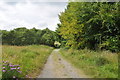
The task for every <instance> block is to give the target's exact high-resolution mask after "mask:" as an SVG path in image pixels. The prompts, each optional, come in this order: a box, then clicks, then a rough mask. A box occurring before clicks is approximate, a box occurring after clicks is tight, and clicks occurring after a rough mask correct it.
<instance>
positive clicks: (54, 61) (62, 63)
mask: <svg viewBox="0 0 120 80" xmlns="http://www.w3.org/2000/svg"><path fill="white" fill-rule="evenodd" d="M38 78H87V76H85V75H83V74H82V72H81V71H80V70H78V69H76V68H75V67H73V66H72V65H71V64H70V63H68V62H67V61H66V60H64V59H63V58H62V56H61V55H60V54H59V49H55V50H53V52H52V53H51V55H50V56H49V58H48V61H47V63H46V64H45V67H44V69H43V71H42V73H41V74H40V75H39V76H38Z"/></svg>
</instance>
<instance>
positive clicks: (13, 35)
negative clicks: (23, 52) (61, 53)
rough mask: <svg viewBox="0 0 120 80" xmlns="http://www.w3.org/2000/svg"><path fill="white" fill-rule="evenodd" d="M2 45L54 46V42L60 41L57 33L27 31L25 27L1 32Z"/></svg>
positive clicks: (35, 30) (47, 30) (46, 30)
mask: <svg viewBox="0 0 120 80" xmlns="http://www.w3.org/2000/svg"><path fill="white" fill-rule="evenodd" d="M0 32H1V33H2V34H1V35H2V44H3V45H18V46H22V45H33V44H43V45H48V46H54V42H55V41H56V40H57V39H58V37H57V34H56V32H54V31H51V30H49V29H48V28H46V29H44V30H40V29H36V28H33V29H27V28H25V27H21V28H16V29H14V30H10V31H6V30H1V31H0Z"/></svg>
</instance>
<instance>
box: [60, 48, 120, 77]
mask: <svg viewBox="0 0 120 80" xmlns="http://www.w3.org/2000/svg"><path fill="white" fill-rule="evenodd" d="M60 52H61V54H62V55H63V56H64V58H66V59H67V60H68V61H70V62H71V63H72V64H73V65H74V66H76V67H77V68H80V69H82V70H83V71H84V72H85V73H86V74H87V75H90V76H92V77H94V78H117V77H118V55H117V54H116V53H111V52H109V51H99V52H95V51H91V50H87V49H84V50H73V49H70V50H66V49H61V50H60Z"/></svg>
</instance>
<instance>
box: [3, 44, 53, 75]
mask: <svg viewBox="0 0 120 80" xmlns="http://www.w3.org/2000/svg"><path fill="white" fill-rule="evenodd" d="M52 50H53V48H51V47H48V46H43V45H39V46H38V45H31V46H6V45H4V46H2V59H3V61H9V63H12V64H15V65H20V68H21V71H22V73H21V76H24V77H25V75H28V76H30V77H36V76H37V75H38V74H39V73H40V71H41V70H42V68H43V66H44V64H45V62H46V60H47V58H48V56H49V54H50V53H51V52H52Z"/></svg>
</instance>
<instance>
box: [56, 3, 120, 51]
mask: <svg viewBox="0 0 120 80" xmlns="http://www.w3.org/2000/svg"><path fill="white" fill-rule="evenodd" d="M59 19H60V22H61V23H60V24H58V26H59V27H58V29H57V32H58V34H59V35H61V36H62V38H64V39H65V40H64V41H63V43H64V45H65V46H66V47H67V48H71V47H72V48H75V49H84V48H89V49H93V50H98V49H106V50H111V51H113V52H118V51H120V3H119V2H91V3H90V2H87V3H86V2H70V3H69V4H68V6H67V8H66V9H65V11H64V12H62V13H61V14H60V15H59Z"/></svg>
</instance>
